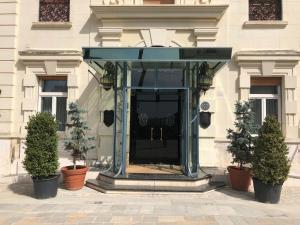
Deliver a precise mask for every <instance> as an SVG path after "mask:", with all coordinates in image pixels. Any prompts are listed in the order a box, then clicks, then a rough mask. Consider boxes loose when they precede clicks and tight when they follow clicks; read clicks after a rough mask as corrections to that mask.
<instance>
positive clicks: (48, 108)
mask: <svg viewBox="0 0 300 225" xmlns="http://www.w3.org/2000/svg"><path fill="white" fill-rule="evenodd" d="M42 112H48V113H52V97H42Z"/></svg>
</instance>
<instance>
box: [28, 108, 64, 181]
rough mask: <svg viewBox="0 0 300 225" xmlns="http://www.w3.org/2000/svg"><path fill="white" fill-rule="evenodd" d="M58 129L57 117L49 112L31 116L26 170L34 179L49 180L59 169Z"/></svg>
mask: <svg viewBox="0 0 300 225" xmlns="http://www.w3.org/2000/svg"><path fill="white" fill-rule="evenodd" d="M57 129H58V124H57V123H56V120H55V117H53V116H52V115H51V114H50V113H48V112H41V113H37V114H36V115H34V116H31V117H30V119H29V122H28V123H27V126H26V130H27V136H26V143H25V144H26V149H25V159H24V161H23V165H24V168H25V169H26V170H27V172H28V173H29V174H30V175H31V176H32V177H33V178H38V179H42V178H47V177H50V176H53V175H55V174H56V171H57V168H58V165H59V163H58V151H57V141H58V136H57Z"/></svg>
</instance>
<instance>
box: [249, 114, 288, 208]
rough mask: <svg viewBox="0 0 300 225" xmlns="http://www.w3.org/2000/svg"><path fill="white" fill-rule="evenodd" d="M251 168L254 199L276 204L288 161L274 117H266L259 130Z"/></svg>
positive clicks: (285, 177) (286, 173)
mask: <svg viewBox="0 0 300 225" xmlns="http://www.w3.org/2000/svg"><path fill="white" fill-rule="evenodd" d="M252 167H253V184H254V192H255V198H256V199H257V200H258V201H260V202H270V203H278V202H279V200H280V194H281V188H282V185H283V183H284V181H285V180H286V179H287V177H288V173H289V169H290V161H289V159H288V148H287V145H286V144H285V142H284V137H283V135H282V132H281V129H280V125H279V122H278V121H277V119H276V118H275V117H272V116H267V117H266V119H265V121H264V123H263V125H262V127H261V128H260V129H259V132H258V138H257V140H256V141H255V144H254V152H253V160H252Z"/></svg>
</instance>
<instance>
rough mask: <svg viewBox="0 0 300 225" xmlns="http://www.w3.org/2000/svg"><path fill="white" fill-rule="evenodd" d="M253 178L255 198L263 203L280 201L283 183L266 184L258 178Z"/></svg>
mask: <svg viewBox="0 0 300 225" xmlns="http://www.w3.org/2000/svg"><path fill="white" fill-rule="evenodd" d="M252 179H253V186H254V193H255V198H256V199H257V200H258V201H259V202H263V203H273V204H275V203H278V202H279V201H280V195H281V189H282V184H275V185H273V184H264V183H263V182H261V181H260V180H258V179H256V178H254V177H253V178H252Z"/></svg>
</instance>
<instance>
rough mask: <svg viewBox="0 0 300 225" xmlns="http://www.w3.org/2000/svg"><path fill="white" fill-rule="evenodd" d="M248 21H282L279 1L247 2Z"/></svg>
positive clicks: (260, 0) (258, 0) (252, 0)
mask: <svg viewBox="0 0 300 225" xmlns="http://www.w3.org/2000/svg"><path fill="white" fill-rule="evenodd" d="M249 20H282V4H281V0H249Z"/></svg>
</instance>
